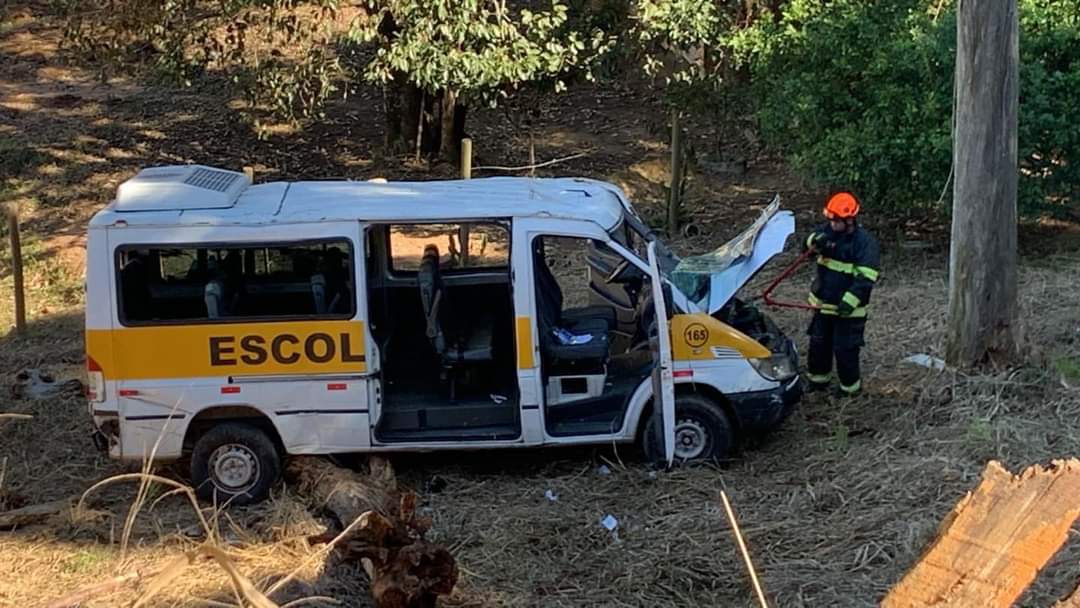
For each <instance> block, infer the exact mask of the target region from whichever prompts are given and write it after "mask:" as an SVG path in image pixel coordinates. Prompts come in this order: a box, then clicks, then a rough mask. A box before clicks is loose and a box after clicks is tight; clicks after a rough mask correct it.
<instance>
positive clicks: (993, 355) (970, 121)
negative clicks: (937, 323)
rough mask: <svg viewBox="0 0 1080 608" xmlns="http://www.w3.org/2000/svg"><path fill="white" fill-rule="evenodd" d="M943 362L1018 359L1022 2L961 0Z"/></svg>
mask: <svg viewBox="0 0 1080 608" xmlns="http://www.w3.org/2000/svg"><path fill="white" fill-rule="evenodd" d="M957 10H958V14H957V23H956V34H957V44H956V132H955V134H954V142H953V162H954V164H955V175H956V178H955V182H954V184H953V224H952V251H951V256H950V260H949V324H948V329H947V345H946V358H947V359H948V361H949V362H950V363H952V364H954V365H958V366H968V365H974V364H980V363H985V362H991V363H1004V362H1006V361H1009V360H1011V359H1015V358H1016V357H1017V356H1018V355H1019V346H1018V345H1019V342H1020V328H1019V327H1018V325H1017V286H1016V284H1017V269H1016V264H1017V259H1016V258H1017V254H1016V239H1017V237H1016V232H1017V227H1016V223H1017V212H1016V187H1017V140H1016V138H1017V134H1016V132H1017V131H1016V120H1017V105H1018V89H1019V86H1018V81H1017V73H1018V65H1019V33H1018V32H1019V25H1018V17H1017V8H1016V0H1006V1H1004V2H990V3H978V2H975V1H974V0H960V3H959V6H958V9H957Z"/></svg>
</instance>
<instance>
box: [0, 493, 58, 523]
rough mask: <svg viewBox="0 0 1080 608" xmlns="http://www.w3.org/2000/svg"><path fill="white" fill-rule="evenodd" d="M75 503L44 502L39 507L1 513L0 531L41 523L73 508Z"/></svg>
mask: <svg viewBox="0 0 1080 608" xmlns="http://www.w3.org/2000/svg"><path fill="white" fill-rule="evenodd" d="M72 504H74V501H73V500H72V499H70V498H64V499H61V500H54V501H52V502H43V503H41V504H39V505H30V506H28V507H23V508H21V509H13V510H11V511H5V512H3V513H0V530H6V529H8V528H18V527H22V526H29V525H31V524H37V523H41V522H43V521H45V520H47V519H49V518H50V517H52V516H54V515H59V514H60V513H63V512H64V511H66V510H68V509H70V508H71V505H72Z"/></svg>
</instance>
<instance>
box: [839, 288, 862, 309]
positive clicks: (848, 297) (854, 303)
mask: <svg viewBox="0 0 1080 608" xmlns="http://www.w3.org/2000/svg"><path fill="white" fill-rule="evenodd" d="M841 299H842V300H843V301H845V302H847V303H848V304H850V305H851V307H852V308H858V307H859V304H862V302H860V301H859V296H857V295H855V294H853V293H851V292H850V291H845V292H844V297H843V298H841Z"/></svg>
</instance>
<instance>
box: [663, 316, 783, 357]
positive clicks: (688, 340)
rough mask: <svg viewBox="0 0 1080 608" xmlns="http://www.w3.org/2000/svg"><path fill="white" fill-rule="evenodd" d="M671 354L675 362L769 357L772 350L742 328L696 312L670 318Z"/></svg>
mask: <svg viewBox="0 0 1080 608" xmlns="http://www.w3.org/2000/svg"><path fill="white" fill-rule="evenodd" d="M671 354H672V358H673V359H675V360H676V361H701V360H712V359H724V358H730V357H740V356H741V357H743V358H747V359H759V358H762V357H768V356H769V355H770V354H771V353H770V352H769V349H767V348H765V347H764V346H762V345H761V344H760V343H759V342H758V341H757V340H754V339H753V338H751V337H750V336H748V335H746V334H744V333H742V332H740V331H739V330H737V329H735V328H734V327H731V326H730V325H727V324H725V323H722V322H720V321H718V320H717V319H714V318H712V317H710V316H709V315H707V314H705V313H702V312H697V313H692V314H685V315H675V316H674V317H672V319H671Z"/></svg>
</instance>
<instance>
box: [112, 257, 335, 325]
mask: <svg viewBox="0 0 1080 608" xmlns="http://www.w3.org/2000/svg"><path fill="white" fill-rule="evenodd" d="M117 268H118V273H117V276H118V286H119V292H120V293H119V308H120V321H121V322H122V323H124V324H128V323H133V324H154V323H170V322H176V321H189V322H191V321H200V320H207V321H210V320H233V321H251V320H259V319H268V320H270V319H276V320H283V319H290V318H291V319H296V318H320V317H324V318H338V319H343V318H351V317H352V316H353V314H354V313H355V310H356V297H355V293H356V292H355V286H354V284H353V283H354V281H353V276H354V274H353V270H352V269H353V250H352V245H351V243H350V242H349V241H347V240H329V241H304V242H295V243H280V244H279V243H274V244H269V245H247V246H237V247H234V246H227V245H209V246H198V245H180V246H174V245H160V246H158V245H139V246H125V247H121V248H120V249H118V250H117Z"/></svg>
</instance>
